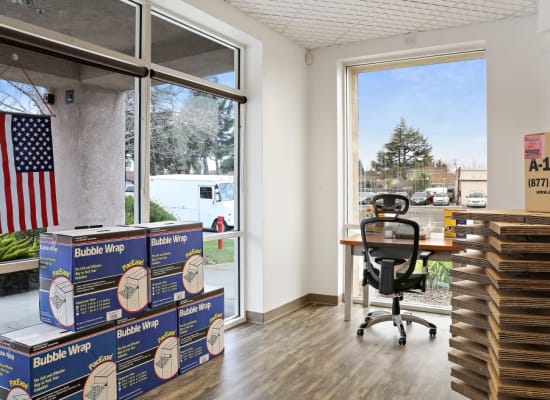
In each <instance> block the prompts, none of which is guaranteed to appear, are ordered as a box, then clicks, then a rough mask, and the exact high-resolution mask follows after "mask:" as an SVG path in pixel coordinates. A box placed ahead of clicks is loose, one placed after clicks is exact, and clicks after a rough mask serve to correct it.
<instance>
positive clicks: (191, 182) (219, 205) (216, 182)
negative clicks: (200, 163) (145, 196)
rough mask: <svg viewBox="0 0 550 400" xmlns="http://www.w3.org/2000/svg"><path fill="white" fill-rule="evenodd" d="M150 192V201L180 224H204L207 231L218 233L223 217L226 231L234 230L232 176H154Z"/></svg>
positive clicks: (151, 180)
mask: <svg viewBox="0 0 550 400" xmlns="http://www.w3.org/2000/svg"><path fill="white" fill-rule="evenodd" d="M149 192H150V197H151V200H152V201H155V202H156V203H158V204H159V205H160V206H161V207H162V208H164V209H165V210H166V211H168V212H169V213H171V214H172V215H174V216H175V217H176V218H177V220H178V221H201V222H202V225H203V227H204V228H206V229H213V230H217V221H218V217H219V216H221V217H223V224H224V231H226V230H230V229H233V226H234V224H235V222H234V218H235V214H234V195H233V176H229V175H185V174H172V175H155V176H151V178H150V182H149Z"/></svg>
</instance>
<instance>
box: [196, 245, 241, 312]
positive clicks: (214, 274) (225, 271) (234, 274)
mask: <svg viewBox="0 0 550 400" xmlns="http://www.w3.org/2000/svg"><path fill="white" fill-rule="evenodd" d="M238 243H239V239H237V238H233V239H223V240H221V241H219V240H208V235H205V238H204V247H203V255H204V284H205V285H207V286H213V287H223V288H224V303H225V304H224V309H225V318H226V319H227V318H230V317H235V316H238V315H239V304H238V296H239V294H238V293H239V292H238V287H239V285H238V283H239V274H238V264H237V263H236V260H237V245H238Z"/></svg>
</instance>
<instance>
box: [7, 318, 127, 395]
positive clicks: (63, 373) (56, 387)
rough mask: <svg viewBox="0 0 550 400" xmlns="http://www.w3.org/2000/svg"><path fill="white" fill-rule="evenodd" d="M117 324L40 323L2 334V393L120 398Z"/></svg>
mask: <svg viewBox="0 0 550 400" xmlns="http://www.w3.org/2000/svg"><path fill="white" fill-rule="evenodd" d="M116 395H117V386H116V352H115V331H114V328H113V326H112V325H111V326H110V327H105V328H101V329H94V330H90V331H84V332H77V333H75V332H68V331H66V330H61V329H60V328H57V327H54V326H51V325H46V324H40V325H36V326H32V327H29V328H25V329H20V330H17V331H13V332H9V333H6V334H4V335H2V337H0V398H1V399H6V400H26V399H31V398H32V399H43V400H49V399H64V400H77V399H78V400H82V399H95V400H101V399H116Z"/></svg>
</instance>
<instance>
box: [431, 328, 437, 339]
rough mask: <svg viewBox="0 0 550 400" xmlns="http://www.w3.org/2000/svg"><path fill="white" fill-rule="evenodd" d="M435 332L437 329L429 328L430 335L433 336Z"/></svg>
mask: <svg viewBox="0 0 550 400" xmlns="http://www.w3.org/2000/svg"><path fill="white" fill-rule="evenodd" d="M436 334H437V329H435V328H430V337H435V335H436Z"/></svg>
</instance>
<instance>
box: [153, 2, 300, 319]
mask: <svg viewBox="0 0 550 400" xmlns="http://www.w3.org/2000/svg"><path fill="white" fill-rule="evenodd" d="M152 3H153V8H154V7H161V8H162V9H164V10H165V11H166V12H168V13H173V14H174V15H176V16H178V17H180V18H183V19H184V20H187V21H190V22H192V23H194V24H196V25H197V26H198V27H204V28H206V29H208V30H210V31H212V30H213V31H214V32H215V33H218V34H220V35H221V36H222V37H225V38H227V39H229V40H230V41H237V42H238V43H240V44H242V45H243V46H244V51H245V54H246V58H245V63H244V69H245V71H244V72H245V74H244V77H245V81H244V89H245V91H246V95H247V97H248V102H247V104H246V119H245V132H244V141H245V143H244V148H245V152H244V156H245V171H244V177H243V178H244V182H243V188H244V201H245V210H246V211H245V214H244V220H245V226H244V230H245V232H246V236H245V246H246V247H245V274H246V282H245V293H246V294H245V296H246V299H245V300H246V304H245V309H246V310H247V311H253V312H258V313H266V312H268V311H270V310H273V309H274V308H277V307H280V306H282V305H284V304H286V303H288V302H290V301H293V300H295V299H297V298H299V297H302V296H304V295H306V294H307V293H309V291H308V285H307V280H308V279H309V276H308V275H307V271H308V268H307V267H306V265H307V263H308V260H309V254H308V246H307V243H308V233H309V229H308V217H309V213H308V207H309V196H308V191H309V185H308V181H307V176H308V171H307V168H308V165H309V163H308V154H309V149H308V147H307V146H308V143H307V137H308V126H307V124H308V118H307V114H308V108H307V67H306V65H305V62H304V54H305V51H304V49H302V48H301V47H299V46H298V45H296V44H293V43H291V42H290V41H288V40H287V39H284V38H283V37H282V36H280V35H278V34H276V33H274V32H272V31H270V30H268V29H267V28H266V27H264V26H263V25H261V24H259V23H257V22H255V21H253V20H251V19H250V18H248V17H246V16H245V15H244V14H242V13H241V12H239V11H238V10H237V9H235V8H233V7H231V6H229V5H228V4H227V3H225V2H223V1H221V0H220V1H203V0H187V1H178V2H176V1H169V0H154V1H153V2H152Z"/></svg>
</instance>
